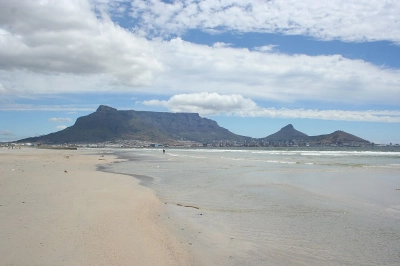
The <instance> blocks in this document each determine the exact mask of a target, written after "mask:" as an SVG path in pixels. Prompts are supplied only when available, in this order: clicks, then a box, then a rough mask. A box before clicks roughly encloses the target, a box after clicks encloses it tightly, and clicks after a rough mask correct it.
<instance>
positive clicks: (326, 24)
mask: <svg viewBox="0 0 400 266" xmlns="http://www.w3.org/2000/svg"><path fill="white" fill-rule="evenodd" d="M399 13H400V2H399V1H381V0H369V1H359V0H334V1H314V0H302V1H298V0H259V1H252V0H231V1H215V0H203V1H192V0H180V1H173V2H172V3H164V2H162V1H161V0H145V1H143V0H133V1H132V9H131V15H132V16H133V17H134V18H137V19H138V20H140V21H141V27H140V28H139V29H140V30H141V31H143V30H145V31H147V33H148V34H150V35H154V34H159V35H169V34H178V35H180V34H182V33H183V32H185V31H186V30H188V29H201V30H203V31H207V32H209V31H212V30H215V31H220V30H221V29H224V30H231V31H236V32H269V33H270V32H274V33H280V34H296V35H308V36H313V37H315V38H318V39H322V40H332V39H340V40H344V41H357V42H360V41H379V40H387V41H392V42H395V43H399V44H400V27H399V25H400V21H399V19H398V14H399Z"/></svg>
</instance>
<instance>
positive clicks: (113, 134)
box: [19, 105, 251, 143]
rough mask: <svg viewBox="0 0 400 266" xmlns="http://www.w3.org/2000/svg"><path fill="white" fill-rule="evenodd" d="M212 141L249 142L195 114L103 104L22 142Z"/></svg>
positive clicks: (247, 138)
mask: <svg viewBox="0 0 400 266" xmlns="http://www.w3.org/2000/svg"><path fill="white" fill-rule="evenodd" d="M180 139H185V140H192V141H198V142H211V141H214V140H245V139H246V140H249V139H251V138H249V137H244V136H240V135H236V134H234V133H232V132H230V131H229V130H227V129H225V128H222V127H220V126H219V125H218V124H217V122H215V121H213V120H211V119H207V118H201V117H200V116H199V114H195V113H167V112H148V111H134V110H128V111H119V110H117V109H115V108H112V107H109V106H105V105H101V106H99V108H98V109H97V111H96V112H94V113H92V114H89V115H87V116H82V117H79V118H78V119H77V120H76V122H75V124H74V125H73V126H71V127H68V128H66V129H63V130H61V131H58V132H55V133H51V134H48V135H44V136H40V137H33V138H27V139H23V140H20V141H19V142H43V143H79V142H104V141H116V140H142V141H154V142H168V141H171V140H180Z"/></svg>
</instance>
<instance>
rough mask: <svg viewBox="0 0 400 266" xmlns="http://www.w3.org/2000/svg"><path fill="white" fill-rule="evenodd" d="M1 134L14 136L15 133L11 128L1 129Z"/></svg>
mask: <svg viewBox="0 0 400 266" xmlns="http://www.w3.org/2000/svg"><path fill="white" fill-rule="evenodd" d="M0 136H14V133H12V132H11V131H10V130H1V129H0Z"/></svg>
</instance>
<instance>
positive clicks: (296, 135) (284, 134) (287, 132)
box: [265, 124, 308, 141]
mask: <svg viewBox="0 0 400 266" xmlns="http://www.w3.org/2000/svg"><path fill="white" fill-rule="evenodd" d="M307 138H308V135H307V134H304V133H303V132H300V131H298V130H296V129H294V127H293V125H292V124H289V125H287V126H285V127H283V128H281V130H279V131H278V132H276V133H274V134H271V135H269V136H268V137H266V138H265V140H267V141H280V140H282V141H284V140H293V139H296V140H306V139H307Z"/></svg>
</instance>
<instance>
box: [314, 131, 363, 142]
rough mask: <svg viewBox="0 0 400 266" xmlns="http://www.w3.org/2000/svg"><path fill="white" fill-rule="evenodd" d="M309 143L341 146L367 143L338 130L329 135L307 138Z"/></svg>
mask: <svg viewBox="0 0 400 266" xmlns="http://www.w3.org/2000/svg"><path fill="white" fill-rule="evenodd" d="M309 141H312V142H319V143H321V144H343V143H346V142H347V143H348V142H368V141H367V140H365V139H362V138H359V137H357V136H354V135H352V134H349V133H347V132H344V131H341V130H338V131H335V132H333V133H331V134H327V135H319V136H312V137H309Z"/></svg>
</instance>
